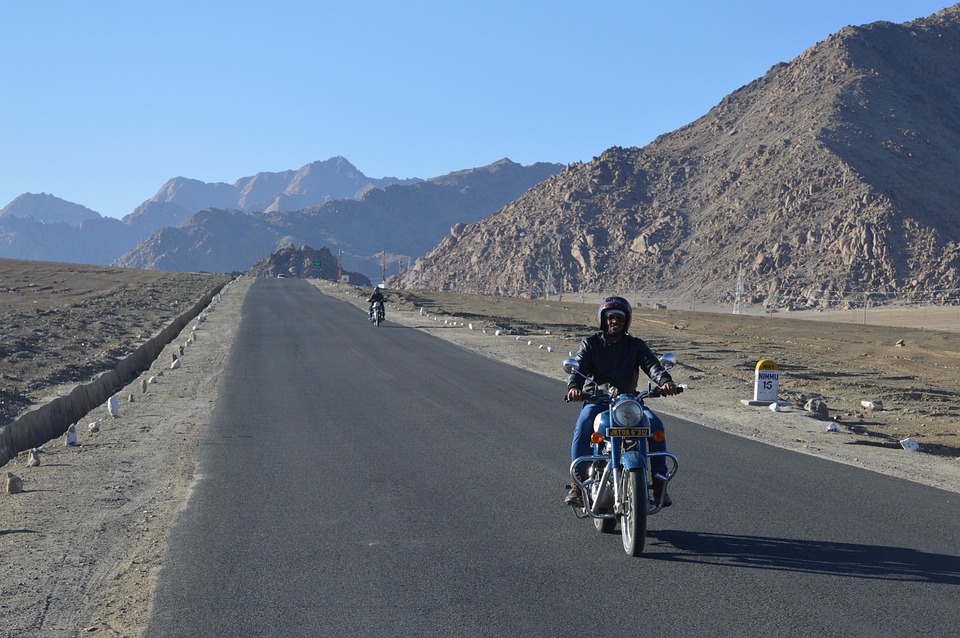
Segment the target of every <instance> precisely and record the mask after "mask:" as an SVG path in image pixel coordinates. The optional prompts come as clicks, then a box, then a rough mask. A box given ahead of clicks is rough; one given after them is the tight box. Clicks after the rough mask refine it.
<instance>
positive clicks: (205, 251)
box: [115, 159, 562, 281]
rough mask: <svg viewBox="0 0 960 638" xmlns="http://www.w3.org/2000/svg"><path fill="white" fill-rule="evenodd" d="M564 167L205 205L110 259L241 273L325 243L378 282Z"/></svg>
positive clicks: (504, 166)
mask: <svg viewBox="0 0 960 638" xmlns="http://www.w3.org/2000/svg"><path fill="white" fill-rule="evenodd" d="M561 168H562V166H560V165H557V164H546V163H537V164H532V165H530V166H521V165H520V164H517V163H515V162H512V161H510V160H509V159H502V160H500V161H498V162H494V163H493V164H490V165H488V166H484V167H480V168H473V169H468V170H463V171H457V172H454V173H450V174H448V175H444V176H441V177H436V178H432V179H427V180H422V181H418V182H416V183H411V184H392V185H388V186H386V187H383V188H369V189H367V190H365V191H364V192H363V193H362V194H361V195H360V196H359V197H358V198H357V199H349V198H346V199H334V200H330V201H328V202H326V203H323V204H320V205H317V206H310V207H307V208H304V209H301V210H296V211H276V212H270V211H265V212H250V213H248V212H243V211H239V210H227V209H214V208H211V209H207V210H203V211H201V212H199V213H197V214H195V215H193V216H191V217H190V218H188V219H187V220H186V221H184V222H183V223H181V224H180V225H179V226H177V227H175V228H164V229H162V230H159V231H157V232H155V233H153V234H152V235H151V236H150V237H148V238H147V239H146V240H144V241H143V242H141V243H140V244H139V245H138V246H136V247H135V248H134V249H133V250H131V251H130V252H128V253H127V254H125V255H123V256H122V257H121V258H119V259H118V260H117V261H116V262H115V265H118V266H124V267H128V268H155V269H159V270H189V271H209V272H232V271H245V270H247V269H248V268H249V267H250V265H251V264H252V263H254V261H256V260H257V259H259V258H261V257H262V256H264V255H268V254H270V253H272V252H274V251H275V250H277V249H278V248H280V247H282V246H285V245H295V246H301V245H311V246H323V247H327V248H329V249H330V250H332V251H335V252H336V253H337V255H338V257H339V258H342V260H343V264H344V267H345V268H348V269H350V270H353V271H357V272H362V273H364V274H365V275H366V276H368V277H370V278H371V279H375V280H378V281H379V280H380V279H381V278H382V276H383V273H384V270H385V266H384V262H385V261H386V262H388V263H389V264H390V269H391V270H392V272H397V271H398V269H399V266H398V265H397V261H398V260H400V261H401V262H402V263H403V265H404V267H405V266H406V265H407V262H408V261H410V259H412V258H415V257H418V256H420V255H423V254H425V253H426V252H427V251H429V250H430V249H431V248H433V247H434V246H436V245H437V243H438V242H439V241H440V240H441V239H442V238H443V237H444V235H446V234H447V232H448V230H449V229H450V227H451V226H452V225H454V224H457V223H464V222H474V221H478V220H480V219H483V218H485V217H487V216H489V215H492V214H493V213H494V212H496V211H497V210H499V209H500V208H501V207H503V206H504V205H506V204H507V203H509V202H511V201H513V200H514V199H516V198H517V197H519V196H520V195H522V194H523V193H524V192H525V191H526V190H528V189H529V188H531V187H532V186H534V185H536V184H537V183H539V182H541V181H543V180H544V179H546V178H548V177H550V176H551V175H553V174H555V173H557V172H558V171H559V170H561Z"/></svg>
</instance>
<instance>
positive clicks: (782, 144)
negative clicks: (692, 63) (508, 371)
mask: <svg viewBox="0 0 960 638" xmlns="http://www.w3.org/2000/svg"><path fill="white" fill-rule="evenodd" d="M958 62H960V5H957V6H955V7H952V8H949V9H945V10H944V11H942V12H940V13H938V14H936V15H934V16H931V17H929V18H925V19H918V20H916V21H913V22H910V23H906V24H899V25H898V24H892V23H886V22H882V23H874V24H870V25H866V26H861V27H846V28H844V29H843V30H841V31H840V32H839V33H837V34H835V35H832V36H830V37H829V38H827V39H826V40H825V41H823V42H820V43H817V44H816V45H814V46H813V47H811V48H810V49H808V50H807V51H806V52H804V53H803V54H802V55H800V56H799V57H798V58H796V59H794V60H793V61H791V62H789V63H784V64H779V65H777V66H774V67H773V68H772V69H770V71H769V72H768V73H767V74H766V75H765V76H764V77H762V78H759V79H757V80H755V81H754V82H752V83H750V84H749V85H747V86H745V87H743V88H741V89H739V90H738V91H736V92H734V93H732V94H731V95H729V96H728V97H726V98H725V99H724V100H723V101H722V102H721V103H720V104H718V105H717V106H715V107H714V108H713V109H711V110H710V112H709V113H707V114H706V115H705V116H703V117H702V118H700V119H699V120H697V121H695V122H693V123H691V124H689V125H688V126H685V127H683V128H681V129H679V130H677V131H674V132H672V133H669V134H666V135H663V136H661V137H659V138H657V139H656V140H654V141H653V142H652V143H651V144H649V145H648V146H646V147H644V148H618V147H614V148H610V149H608V150H607V151H606V152H604V153H603V154H602V155H601V156H600V157H597V158H594V160H593V161H591V162H589V163H582V164H572V165H569V166H567V167H566V168H565V169H564V170H563V171H562V172H561V173H559V174H557V175H555V176H553V177H552V178H550V179H547V180H546V181H545V182H543V183H541V184H539V185H538V186H536V187H534V188H533V189H531V190H530V191H528V192H527V193H526V194H525V195H524V196H522V197H521V198H519V199H518V200H517V201H515V202H513V203H511V204H509V205H507V206H506V207H504V208H503V209H501V210H500V211H499V212H498V213H497V214H495V215H493V216H491V217H489V218H487V219H485V220H483V221H481V222H478V223H475V224H470V225H458V226H456V227H454V228H453V229H452V231H451V233H450V234H449V235H448V236H447V237H446V238H445V239H444V240H443V242H442V243H441V244H440V245H439V246H438V247H437V248H435V249H434V250H433V251H432V252H430V253H429V254H427V255H426V256H425V257H423V258H422V259H420V260H418V261H417V262H416V264H415V265H414V267H413V268H412V269H411V273H410V276H408V277H406V278H405V280H404V283H405V285H407V286H410V287H418V286H420V287H423V288H432V289H438V290H450V289H455V290H461V291H465V292H483V293H495V292H499V293H506V294H524V293H528V292H529V291H530V290H534V291H537V290H541V291H542V290H546V291H591V292H596V291H602V290H620V291H624V290H630V291H642V290H650V291H653V290H661V291H668V292H669V294H671V295H672V296H675V297H676V298H678V299H680V298H685V299H690V298H693V297H694V296H695V297H696V298H697V299H699V300H703V301H705V302H711V301H712V302H720V303H730V302H732V301H734V296H735V293H736V289H737V282H738V273H739V272H740V264H743V272H744V296H743V297H742V299H743V301H744V302H745V303H764V304H767V305H770V306H774V307H798V308H799V307H822V306H827V305H834V304H836V303H840V304H845V305H851V304H857V303H862V301H859V300H862V299H863V293H869V294H870V295H871V296H873V297H874V301H875V302H876V301H877V297H882V298H884V299H887V300H889V299H890V298H897V299H900V300H918V299H922V300H924V301H928V300H931V299H932V300H939V301H942V300H945V299H950V300H956V299H957V297H958V294H957V291H956V289H957V288H958V286H960V225H958V223H957V222H958V220H960V214H958V206H960V180H958V179H957V175H958V174H960V150H958V149H960V64H958Z"/></svg>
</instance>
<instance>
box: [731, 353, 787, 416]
mask: <svg viewBox="0 0 960 638" xmlns="http://www.w3.org/2000/svg"><path fill="white" fill-rule="evenodd" d="M779 393H780V367H779V366H778V365H777V362H776V361H773V360H772V359H761V360H760V361H758V362H757V368H756V370H755V372H754V375H753V399H752V400H749V401H748V400H746V399H741V403H743V404H745V405H763V406H769V405H771V404H773V403H781V402H780V399H779ZM782 405H786V403H782Z"/></svg>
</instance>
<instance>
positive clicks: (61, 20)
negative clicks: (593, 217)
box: [0, 0, 950, 217]
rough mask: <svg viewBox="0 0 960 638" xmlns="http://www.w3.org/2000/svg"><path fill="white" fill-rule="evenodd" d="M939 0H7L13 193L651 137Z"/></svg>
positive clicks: (121, 198)
mask: <svg viewBox="0 0 960 638" xmlns="http://www.w3.org/2000/svg"><path fill="white" fill-rule="evenodd" d="M947 6H950V4H948V0H829V1H828V0H804V2H790V3H776V2H770V0H742V1H737V0H730V1H728V2H716V0H687V1H684V0H671V1H670V2H666V1H660V2H653V1H651V0H626V1H619V0H616V1H602V0H601V1H600V2H583V0H580V1H578V2H568V1H567V0H547V1H542V2H541V1H524V0H510V1H500V0H487V1H485V2H472V3H459V2H455V1H451V0H439V1H433V0H430V1H420V2H416V1H413V2H403V1H398V0H392V1H384V2H372V1H366V0H341V2H339V3H336V4H334V3H330V2H327V1H324V0H315V1H309V2H307V1H304V2H290V1H284V0H274V1H272V2H248V1H245V0H232V1H220V0H215V1H202V0H201V1H199V2H198V1H196V0H190V1H181V0H166V1H164V2H153V1H150V0H143V1H136V2H130V1H129V0H123V1H113V0H100V1H97V0H91V1H90V2H75V1H73V0H62V1H52V0H30V1H29V2H4V3H2V4H0V207H3V206H5V205H6V204H8V203H9V202H10V201H12V200H13V199H14V198H16V197H17V196H18V195H21V194H23V193H26V192H31V193H40V192H45V193H50V194H53V195H56V196H57V197H60V198H63V199H66V200H69V201H72V202H76V203H78V204H82V205H84V206H87V207H89V208H92V209H93V210H96V211H97V212H100V213H102V214H104V215H110V216H113V217H122V216H124V215H126V214H128V213H130V212H132V211H133V210H134V208H136V207H137V206H138V205H139V204H140V203H142V202H143V201H144V200H146V199H149V198H150V197H152V196H153V194H154V193H156V191H157V190H158V189H159V188H160V187H161V186H162V185H163V183H164V182H166V181H167V180H168V179H170V178H173V177H177V176H183V177H189V178H193V179H199V180H202V181H206V182H228V183H233V182H234V181H236V180H237V179H239V178H241V177H245V176H248V175H254V174H256V173H258V172H261V171H282V170H288V169H297V168H300V167H301V166H303V165H304V164H307V163H309V162H312V161H316V160H325V159H328V158H330V157H333V156H336V155H342V156H343V157H346V158H347V159H348V160H350V161H351V162H352V163H353V164H354V165H355V166H356V167H357V168H358V169H360V170H361V171H362V172H363V173H365V174H366V175H368V176H370V177H385V176H393V177H422V178H427V177H435V176H438V175H443V174H446V173H449V172H451V171H455V170H460V169H464V168H470V167H474V166H483V165H486V164H489V163H491V162H494V161H496V160H498V159H500V158H503V157H509V158H510V159H511V160H513V161H515V162H520V163H521V164H531V163H533V162H540V161H543V162H557V163H561V164H566V163H569V162H576V161H589V160H590V159H591V158H592V157H594V156H596V155H599V154H600V153H602V152H603V151H604V150H605V149H607V148H609V147H611V146H643V145H645V144H647V143H649V142H650V141H652V140H653V139H654V138H655V137H657V136H658V135H661V134H663V133H667V132H670V131H672V130H675V129H677V128H679V127H681V126H683V125H684V124H687V123H689V122H692V121H693V120H695V119H697V118H699V117H700V116H702V115H703V114H705V113H706V112H707V111H708V110H710V108H711V107H713V106H714V105H715V104H716V103H717V102H719V101H720V100H721V99H722V98H723V97H724V96H725V95H727V94H729V93H731V92H732V91H734V90H736V89H738V88H739V87H741V86H743V85H745V84H747V83H749V82H750V81H752V80H754V79H755V78H757V77H760V76H762V75H763V74H764V73H766V72H767V70H769V69H770V67H771V66H773V65H774V64H777V63H779V62H786V61H789V60H791V59H793V58H794V57H796V56H797V55H799V54H800V53H802V52H803V51H804V50H806V49H807V48H809V47H810V46H812V45H814V44H815V43H816V42H819V41H821V40H823V39H824V38H826V37H827V36H828V35H830V34H832V33H836V32H837V31H839V30H840V29H841V28H842V27H844V26H845V25H848V24H854V25H858V24H866V23H869V22H874V21H878V20H886V21H890V22H906V21H909V20H913V19H915V18H918V17H926V16H929V15H931V14H933V13H936V12H937V11H940V10H941V9H943V8H945V7H947Z"/></svg>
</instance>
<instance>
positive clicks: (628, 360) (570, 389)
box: [564, 296, 680, 507]
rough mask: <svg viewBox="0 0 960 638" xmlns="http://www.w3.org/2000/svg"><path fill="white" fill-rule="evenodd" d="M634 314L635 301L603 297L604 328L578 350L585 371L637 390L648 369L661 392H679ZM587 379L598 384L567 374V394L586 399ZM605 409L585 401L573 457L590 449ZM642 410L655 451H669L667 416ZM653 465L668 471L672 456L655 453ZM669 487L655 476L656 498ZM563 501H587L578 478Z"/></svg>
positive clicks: (619, 389)
mask: <svg viewBox="0 0 960 638" xmlns="http://www.w3.org/2000/svg"><path fill="white" fill-rule="evenodd" d="M632 315H633V309H632V308H631V307H630V302H629V301H627V300H626V299H624V298H623V297H616V296H614V297H607V298H605V299H604V300H603V301H602V302H601V303H600V307H599V309H598V310H597V322H598V323H599V325H600V332H598V333H596V334H594V335H592V336H590V337H587V338H586V339H584V340H583V341H582V342H581V343H580V350H579V351H578V352H577V356H576V358H577V361H578V362H579V364H580V372H581V373H583V374H584V375H586V376H588V377H592V378H593V379H594V380H595V381H596V383H597V384H598V385H601V386H606V388H609V390H610V392H611V393H612V394H621V393H628V394H633V393H636V391H637V383H638V381H639V378H640V372H639V371H640V370H643V372H644V373H645V374H646V375H647V376H648V377H650V378H651V379H653V381H654V382H655V383H656V384H657V385H658V386H660V393H661V394H664V395H673V394H677V393H679V392H680V388H679V386H677V385H676V384H675V383H674V382H673V379H672V378H671V377H670V374H669V373H668V372H667V371H666V370H664V369H663V366H662V365H660V361H659V360H658V358H657V356H656V355H655V354H654V353H653V351H652V350H650V347H649V346H648V345H647V344H646V343H645V342H644V341H643V340H642V339H640V338H639V337H634V336H633V335H631V334H629V333H628V332H627V331H628V330H629V329H630V319H631V317H632ZM585 383H586V384H588V386H587V388H586V389H587V391H588V392H589V391H592V390H594V389H596V388H595V385H594V384H593V383H592V382H588V381H587V380H586V379H584V378H583V377H582V376H579V375H575V374H574V375H570V377H569V379H568V380H567V394H566V396H565V397H564V399H565V400H566V401H568V402H574V401H582V400H583V390H584V384H585ZM605 409H606V407H605V406H603V405H597V404H594V403H584V404H583V409H582V410H580V416H579V418H578V419H577V425H576V428H575V429H574V431H573V442H572V444H571V446H570V448H571V449H570V454H571V460H573V459H576V458H577V457H579V456H587V455H589V454H590V435H591V434H592V433H593V422H594V419H596V417H597V416H598V415H599V414H600V413H601V412H603V411H604V410H605ZM643 410H644V413H645V414H646V417H647V419H649V421H650V429H651V433H652V434H653V436H651V438H650V439H649V445H650V451H651V452H664V451H666V449H667V446H666V441H665V438H664V436H663V422H662V421H661V420H660V418H659V417H658V416H657V415H655V414H654V413H653V412H652V411H651V410H650V409H649V408H647V407H646V406H644V408H643ZM658 433H659V434H658ZM658 439H659V440H658ZM650 467H651V470H652V474H654V475H656V474H664V475H665V474H666V473H667V462H666V461H665V460H664V458H663V457H660V456H652V457H650ZM575 471H576V472H577V478H581V479H582V475H581V474H580V473H579V471H577V470H575ZM665 488H666V482H665V481H664V480H663V479H658V478H656V477H655V476H654V479H653V493H654V499H655V500H659V499H660V495H661V494H663V492H664V489H665ZM564 501H565V502H566V503H567V504H568V505H573V506H574V507H582V506H583V494H582V493H581V490H580V486H579V485H578V484H577V483H576V481H574V483H573V485H572V486H571V488H570V492H569V493H568V494H567V496H566V498H565V499H564ZM671 504H672V501H671V499H670V496H669V495H664V499H663V505H664V507H667V506H669V505H671Z"/></svg>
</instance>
